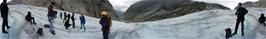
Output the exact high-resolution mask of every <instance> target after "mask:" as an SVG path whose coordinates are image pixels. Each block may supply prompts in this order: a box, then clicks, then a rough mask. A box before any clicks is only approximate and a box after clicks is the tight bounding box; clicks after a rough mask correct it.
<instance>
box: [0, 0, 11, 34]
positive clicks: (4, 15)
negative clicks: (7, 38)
mask: <svg viewBox="0 0 266 39" xmlns="http://www.w3.org/2000/svg"><path fill="white" fill-rule="evenodd" d="M6 2H7V0H3V2H2V3H1V5H0V10H1V17H2V18H3V23H2V33H4V34H7V33H8V31H7V30H5V28H6V27H7V29H9V28H10V26H9V25H8V10H9V8H8V6H7V3H6Z"/></svg>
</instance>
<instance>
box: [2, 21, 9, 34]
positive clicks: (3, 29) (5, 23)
mask: <svg viewBox="0 0 266 39" xmlns="http://www.w3.org/2000/svg"><path fill="white" fill-rule="evenodd" d="M5 27H7V28H9V26H8V19H7V18H3V24H2V32H7V31H6V30H5Z"/></svg>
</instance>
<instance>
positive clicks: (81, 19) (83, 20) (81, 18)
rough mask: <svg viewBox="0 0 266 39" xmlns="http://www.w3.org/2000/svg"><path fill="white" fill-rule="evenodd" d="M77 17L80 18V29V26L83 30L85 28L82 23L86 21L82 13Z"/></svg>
mask: <svg viewBox="0 0 266 39" xmlns="http://www.w3.org/2000/svg"><path fill="white" fill-rule="evenodd" d="M79 19H80V25H81V26H80V29H82V28H84V31H85V30H86V28H85V26H84V24H85V23H86V21H85V17H84V16H83V14H81V16H80V17H79Z"/></svg>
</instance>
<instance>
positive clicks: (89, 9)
mask: <svg viewBox="0 0 266 39" xmlns="http://www.w3.org/2000/svg"><path fill="white" fill-rule="evenodd" d="M105 1H106V2H103V1H100V0H99V1H97V0H12V1H11V2H10V4H26V5H33V6H39V7H47V6H48V5H49V4H50V2H56V9H60V10H65V11H69V12H73V13H80V14H85V15H88V16H92V17H97V18H98V17H100V16H99V13H100V12H101V10H104V9H106V10H107V11H108V12H110V16H111V17H112V18H114V19H117V18H118V16H117V15H116V14H115V13H116V12H115V10H114V9H113V7H112V5H111V4H110V3H109V1H108V0H105ZM97 4H101V5H100V6H102V7H99V6H98V5H97Z"/></svg>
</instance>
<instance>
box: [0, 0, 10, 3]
mask: <svg viewBox="0 0 266 39" xmlns="http://www.w3.org/2000/svg"><path fill="white" fill-rule="evenodd" d="M9 1H11V0H7V2H9ZM0 2H1V3H2V2H3V0H0Z"/></svg>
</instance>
